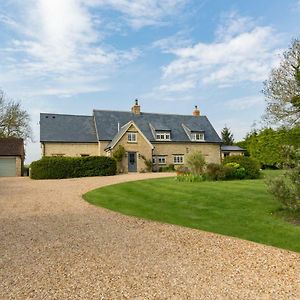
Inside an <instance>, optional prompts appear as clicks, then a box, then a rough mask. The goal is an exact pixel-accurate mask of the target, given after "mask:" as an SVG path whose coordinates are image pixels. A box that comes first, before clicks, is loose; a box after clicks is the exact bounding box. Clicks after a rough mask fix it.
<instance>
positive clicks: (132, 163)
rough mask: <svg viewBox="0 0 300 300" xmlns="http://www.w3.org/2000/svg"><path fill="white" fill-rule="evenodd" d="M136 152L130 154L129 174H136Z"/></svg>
mask: <svg viewBox="0 0 300 300" xmlns="http://www.w3.org/2000/svg"><path fill="white" fill-rule="evenodd" d="M136 171H137V164H136V152H128V172H136Z"/></svg>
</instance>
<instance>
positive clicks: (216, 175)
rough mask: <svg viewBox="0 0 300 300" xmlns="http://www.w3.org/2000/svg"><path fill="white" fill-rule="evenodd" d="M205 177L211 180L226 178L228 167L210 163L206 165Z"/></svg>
mask: <svg viewBox="0 0 300 300" xmlns="http://www.w3.org/2000/svg"><path fill="white" fill-rule="evenodd" d="M205 177H206V178H207V179H209V180H224V179H226V167H225V166H223V165H220V164H215V163H210V164H208V165H207V167H206V171H205Z"/></svg>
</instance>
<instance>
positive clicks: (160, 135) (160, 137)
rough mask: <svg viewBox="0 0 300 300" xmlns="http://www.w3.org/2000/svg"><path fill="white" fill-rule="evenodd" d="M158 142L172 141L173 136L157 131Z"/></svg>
mask: <svg viewBox="0 0 300 300" xmlns="http://www.w3.org/2000/svg"><path fill="white" fill-rule="evenodd" d="M156 140H158V141H170V140H171V134H170V132H160V131H156Z"/></svg>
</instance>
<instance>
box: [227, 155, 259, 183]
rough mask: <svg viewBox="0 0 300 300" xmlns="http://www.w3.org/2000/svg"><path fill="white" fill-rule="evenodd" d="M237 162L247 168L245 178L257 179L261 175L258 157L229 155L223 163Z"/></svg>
mask: <svg viewBox="0 0 300 300" xmlns="http://www.w3.org/2000/svg"><path fill="white" fill-rule="evenodd" d="M228 163H237V164H239V165H240V167H242V168H244V169H245V178H248V179H255V178H258V177H259V175H260V165H259V162H258V161H257V160H256V159H253V158H251V157H247V156H243V155H234V156H227V157H225V158H224V161H223V164H224V165H226V164H228Z"/></svg>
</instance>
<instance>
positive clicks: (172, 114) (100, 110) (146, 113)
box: [93, 109, 207, 117]
mask: <svg viewBox="0 0 300 300" xmlns="http://www.w3.org/2000/svg"><path fill="white" fill-rule="evenodd" d="M97 111H99V112H124V113H129V114H134V113H133V112H131V111H127V110H126V111H125V110H111V109H93V112H97ZM143 114H144V115H169V116H184V117H207V116H206V115H200V116H193V115H182V114H175V113H155V112H143V111H142V112H141V114H140V115H143Z"/></svg>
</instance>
